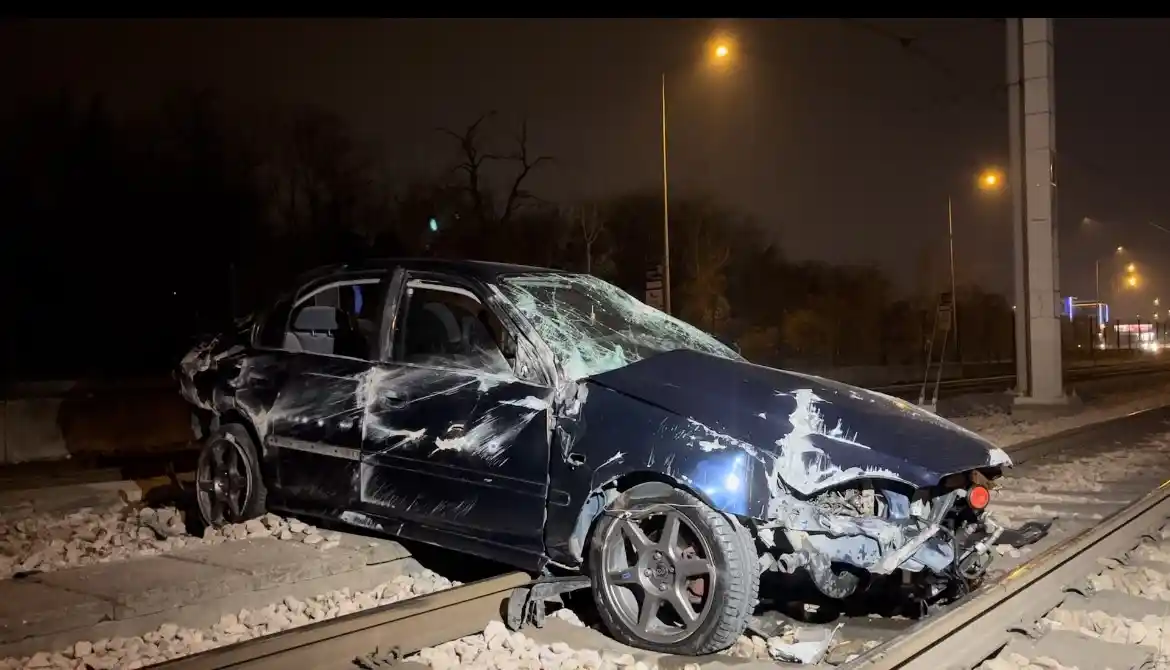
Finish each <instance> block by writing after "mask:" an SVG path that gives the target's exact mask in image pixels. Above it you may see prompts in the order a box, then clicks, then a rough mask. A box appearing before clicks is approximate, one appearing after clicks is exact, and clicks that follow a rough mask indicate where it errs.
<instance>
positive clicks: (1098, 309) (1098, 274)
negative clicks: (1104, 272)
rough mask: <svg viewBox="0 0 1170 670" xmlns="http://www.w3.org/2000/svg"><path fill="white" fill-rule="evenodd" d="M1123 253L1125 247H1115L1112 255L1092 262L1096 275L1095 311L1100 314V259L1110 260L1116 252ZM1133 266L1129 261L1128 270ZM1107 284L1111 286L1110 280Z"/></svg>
mask: <svg viewBox="0 0 1170 670" xmlns="http://www.w3.org/2000/svg"><path fill="white" fill-rule="evenodd" d="M1123 253H1125V247H1117V249H1116V250H1114V252H1113V254H1112V255H1109V256H1106V257H1104V258H1098V259H1097V260H1096V261H1095V262H1094V263H1093V271H1094V272H1095V273H1096V277H1097V280H1096V281H1097V312H1098V314H1100V312H1101V261H1111V260H1113V258H1114V257H1115V256H1117V255H1118V254H1123ZM1133 267H1134V265H1133V263H1130V264H1129V271H1130V272H1133ZM1109 285H1110V286H1113V284H1112V282H1110V284H1109Z"/></svg>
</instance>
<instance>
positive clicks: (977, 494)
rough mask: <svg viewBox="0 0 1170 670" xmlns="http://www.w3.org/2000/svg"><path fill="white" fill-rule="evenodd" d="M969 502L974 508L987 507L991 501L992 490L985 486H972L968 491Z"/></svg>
mask: <svg viewBox="0 0 1170 670" xmlns="http://www.w3.org/2000/svg"><path fill="white" fill-rule="evenodd" d="M967 502H968V503H969V504H970V505H971V508H972V509H983V508H984V507H987V503H989V502H991V491H988V490H987V487H984V486H972V487H971V490H970V491H968V492H967Z"/></svg>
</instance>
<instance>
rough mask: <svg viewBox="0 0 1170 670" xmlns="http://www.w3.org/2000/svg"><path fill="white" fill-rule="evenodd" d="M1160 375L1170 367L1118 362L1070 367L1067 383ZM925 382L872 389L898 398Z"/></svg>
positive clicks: (990, 384) (976, 385) (960, 384)
mask: <svg viewBox="0 0 1170 670" xmlns="http://www.w3.org/2000/svg"><path fill="white" fill-rule="evenodd" d="M1160 372H1170V365H1166V364H1161V363H1159V364H1149V363H1138V364H1135V363H1119V364H1116V365H1102V366H1098V367H1087V368H1071V369H1069V370H1066V371H1065V382H1087V381H1096V380H1100V379H1110V378H1114V377H1126V376H1131V375H1132V376H1139V375H1151V374H1157V373H1160ZM1015 383H1016V376H1015V375H1014V374H1012V375H992V376H989V377H970V378H959V379H944V380H942V382H940V383H939V390H941V391H959V390H967V391H973V390H1001V389H1006V388H1009V387H1011V386H1012V385H1013V384H1015ZM921 387H922V382H906V383H902V384H887V385H883V386H875V387H873V390H874V391H880V392H882V393H888V394H890V395H896V394H898V393H909V392H917V391H918V390H919V389H920V388H921Z"/></svg>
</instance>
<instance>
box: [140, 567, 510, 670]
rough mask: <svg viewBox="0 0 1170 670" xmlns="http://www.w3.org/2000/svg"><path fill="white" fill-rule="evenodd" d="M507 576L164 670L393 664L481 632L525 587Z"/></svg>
mask: <svg viewBox="0 0 1170 670" xmlns="http://www.w3.org/2000/svg"><path fill="white" fill-rule="evenodd" d="M529 581H530V578H529V576H528V575H526V574H524V573H521V572H511V573H507V574H504V575H500V576H498V577H492V578H488V579H483V580H480V581H477V582H472V583H470V584H465V585H463V586H456V587H454V588H450V589H447V590H445V591H437V592H435V593H432V594H429V595H424V596H418V597H416V598H411V599H409V600H403V601H400V602H397V603H393V604H391V605H385V606H383V607H378V608H375V609H372V610H367V611H364V612H356V613H354V614H350V615H347V616H342V617H338V618H336V619H331V620H329V621H323V622H321V623H318V624H313V625H310V626H304V627H302V628H296V629H293V630H288V631H284V632H283V633H278V634H276V635H270V636H266V637H262V638H257V639H254V640H250V641H248V642H244V643H240V644H235V645H231V646H227V647H220V648H218V649H212V650H210V651H206V652H203V653H201V654H196V655H194V656H187V657H185V658H179V659H175V660H173V661H168V662H167V663H163V664H161V665H157V666H154V667H156V668H165V669H166V670H212V669H219V668H232V669H240V670H243V669H245V668H246V669H247V670H290V669H294V668H295V669H298V670H299V669H301V668H304V669H305V670H310V669H312V670H330V669H332V668H338V669H341V668H349V669H351V670H352V669H353V668H356V667H357V665H355V662H354V661H355V659H356V658H358V657H360V656H367V655H373V656H375V657H377V658H379V659H382V660H384V661H385V663H386V664H387V665H390V664H391V663H392V661H393V660H394V659H398V658H401V657H403V656H405V655H407V654H411V653H414V652H416V651H418V650H420V649H424V648H426V647H429V646H433V645H437V644H441V643H443V642H448V641H450V640H455V639H458V638H460V637H464V636H466V635H472V634H474V633H479V632H481V631H482V630H483V629H484V627H485V626H486V625H487V623H488V622H489V621H491V620H492V619H493V618H496V617H499V616H500V612H501V608H502V607H503V606H504V604H505V603H506V602H507V599H508V596H509V595H511V593H512V590H513V589H515V588H516V587H518V586H523V585H525V584H527V583H529Z"/></svg>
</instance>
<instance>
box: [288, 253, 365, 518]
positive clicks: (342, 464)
mask: <svg viewBox="0 0 1170 670" xmlns="http://www.w3.org/2000/svg"><path fill="white" fill-rule="evenodd" d="M386 283H387V282H386V281H385V273H361V274H345V275H337V276H334V277H329V278H325V279H321V280H318V281H316V282H314V283H313V284H311V285H309V286H307V287H305V288H304V289H303V290H302V291H301V292H300V293H299V294H298V296H297V298H296V300H295V302H294V304H293V305H292V308H291V309H290V313H289V317H288V321H287V326H286V328H285V333H284V337H283V343H282V349H283V351H284V352H285V354H284V356H285V358H286V366H287V377H286V379H285V381H284V382H283V384H282V386H281V389H280V392H279V394H278V395H277V398H276V402H275V404H274V405H273V407H272V409H271V410H270V412H269V416H268V425H269V429H268V434H267V435H266V437H265V444H266V446H267V447H268V449H269V451H270V453H271V456H272V457H273V458H274V460H275V461H276V465H277V477H278V482H279V485H278V492H279V495H280V496H281V498H282V502H283V504H284V505H285V506H287V507H290V508H292V509H304V510H307V511H313V512H326V513H332V512H340V511H343V510H346V509H351V508H352V507H353V506H354V505H355V504H356V501H357V489H358V483H359V477H360V474H361V473H360V462H361V441H362V429H363V420H364V417H365V409H364V408H365V405H364V402H365V396H364V395H363V394H362V393H361V392H360V390H361V389H362V388H363V385H364V384H365V382H366V381H367V380H368V378H369V376H370V374H371V372H372V370H373V369H374V367H375V364H374V362H373V361H374V360H375V359H376V358H377V352H378V351H379V348H380V347H379V343H378V336H377V326H376V325H373V324H378V323H379V321H380V318H381V313H382V306H383V304H384V297H385V287H386ZM371 327H372V328H373V331H372V334H371V330H370V329H371Z"/></svg>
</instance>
